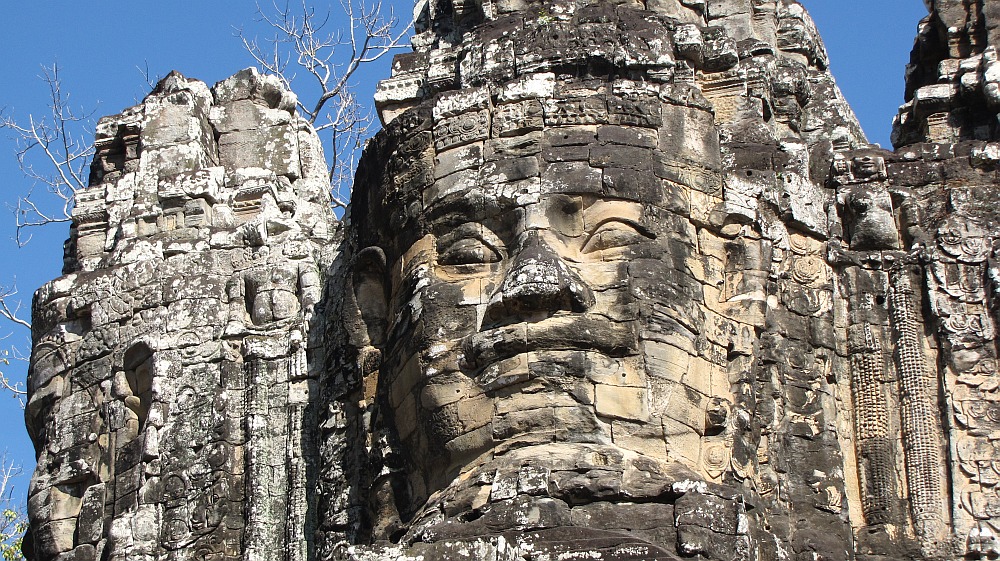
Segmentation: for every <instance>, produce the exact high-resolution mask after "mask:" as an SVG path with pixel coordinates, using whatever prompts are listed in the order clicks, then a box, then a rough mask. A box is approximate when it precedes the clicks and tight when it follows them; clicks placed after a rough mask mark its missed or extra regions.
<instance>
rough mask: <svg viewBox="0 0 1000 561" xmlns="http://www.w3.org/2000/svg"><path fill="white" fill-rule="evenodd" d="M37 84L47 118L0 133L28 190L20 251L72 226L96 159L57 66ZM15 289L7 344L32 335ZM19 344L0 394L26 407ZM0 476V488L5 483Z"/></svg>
mask: <svg viewBox="0 0 1000 561" xmlns="http://www.w3.org/2000/svg"><path fill="white" fill-rule="evenodd" d="M39 78H40V79H41V80H42V81H43V82H44V83H45V85H46V86H47V89H48V94H49V95H48V100H47V107H46V110H45V111H44V112H41V113H38V114H29V115H27V117H25V118H24V119H20V120H19V119H17V118H15V117H14V116H12V115H11V114H9V113H5V112H0V129H4V130H6V131H7V133H8V134H10V135H11V136H12V137H13V141H14V142H15V144H16V149H15V156H16V158H17V163H18V166H19V167H20V170H21V173H22V174H24V176H25V178H26V179H27V180H28V186H27V189H25V191H24V192H23V193H21V194H19V195H18V196H17V199H16V201H15V202H14V203H12V204H11V208H12V210H13V211H14V219H15V224H16V227H17V229H16V236H15V239H16V241H17V244H18V245H19V246H24V245H25V244H26V243H28V242H29V241H30V240H31V232H32V227H35V226H43V225H46V224H53V223H60V222H69V221H70V219H71V216H70V215H71V212H72V210H73V204H74V202H75V198H76V194H77V192H79V191H80V190H81V189H83V188H85V187H86V186H87V180H88V167H89V165H90V161H91V158H92V156H93V154H94V145H93V142H92V141H91V140H90V139H91V138H92V136H93V125H94V123H93V120H92V119H91V116H92V112H86V111H83V110H81V109H74V108H73V106H72V105H71V104H70V96H69V94H68V93H66V92H65V91H64V90H63V83H62V80H61V78H60V76H59V66H58V65H57V64H53V65H52V66H43V67H42V73H41V74H40V76H39ZM22 308H23V300H22V299H21V297H20V296H19V294H18V290H17V285H16V284H15V283H11V284H9V285H0V318H2V319H3V320H6V321H7V322H9V324H10V326H11V327H12V328H13V329H12V331H10V332H7V333H5V334H4V335H2V336H0V340H7V339H10V338H12V337H16V336H18V332H20V330H21V329H27V330H30V329H31V324H30V322H29V321H28V320H27V319H26V316H27V315H28V314H27V313H25V310H23V309H22ZM24 348H25V347H24V346H23V345H21V344H16V343H15V344H12V345H10V346H9V347H6V348H3V349H0V367H3V368H2V369H0V390H6V391H7V393H9V394H11V395H13V396H14V397H15V398H16V399H17V400H18V401H19V402H20V404H21V406H22V407H23V406H24V399H25V395H26V392H25V388H24V384H23V383H22V382H16V381H14V380H12V379H11V378H10V377H9V376H8V375H7V374H6V370H7V368H5V367H7V366H10V365H11V363H12V362H13V361H24V360H26V356H27V353H25V352H24V351H23V349H24ZM2 479H3V478H2V473H0V482H2Z"/></svg>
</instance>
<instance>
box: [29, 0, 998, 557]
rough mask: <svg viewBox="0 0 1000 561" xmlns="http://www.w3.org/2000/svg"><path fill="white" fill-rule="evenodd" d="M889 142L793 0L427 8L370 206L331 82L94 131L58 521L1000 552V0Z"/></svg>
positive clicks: (199, 95) (332, 552) (313, 538)
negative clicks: (345, 201)
mask: <svg viewBox="0 0 1000 561" xmlns="http://www.w3.org/2000/svg"><path fill="white" fill-rule="evenodd" d="M928 4H929V7H930V11H931V13H930V15H929V16H928V17H927V18H926V19H925V20H924V21H923V22H921V24H920V27H919V32H918V37H917V41H916V44H915V48H914V51H913V59H912V64H911V65H910V66H909V68H908V72H907V81H906V103H905V105H903V106H902V107H901V109H900V112H899V115H898V117H897V118H896V121H895V127H894V137H893V138H894V144H895V145H896V146H895V147H896V151H895V152H890V151H887V150H883V149H880V148H879V147H877V146H874V145H869V144H868V143H867V141H866V139H865V137H864V135H863V133H862V132H861V129H860V127H859V126H858V123H857V121H856V119H855V117H854V115H853V113H852V112H851V110H850V108H849V107H848V106H847V104H846V103H845V101H844V100H843V98H842V96H841V95H840V93H839V91H838V89H837V87H836V85H835V83H834V80H833V78H832V76H831V75H830V73H829V71H828V60H827V55H826V52H825V51H824V48H823V44H822V42H821V40H820V38H819V37H818V35H817V32H816V29H815V26H814V25H813V23H812V21H811V20H810V18H809V16H808V15H807V14H806V12H805V11H804V10H803V8H802V7H801V6H800V5H799V4H797V3H796V2H794V1H792V0H639V1H627V0H623V1H617V2H612V1H593V0H551V1H546V2H530V1H527V0H480V1H472V0H450V1H449V0H438V1H436V2H434V3H426V2H425V3H422V4H420V5H419V6H418V13H419V14H420V19H419V21H418V25H417V34H416V35H415V36H414V38H413V45H414V47H415V49H414V52H412V53H409V54H404V55H400V56H398V57H397V58H396V60H395V62H394V66H393V73H392V77H391V78H388V79H386V80H385V81H383V82H382V83H381V84H380V86H379V90H378V94H377V100H376V103H377V107H378V109H379V112H380V114H381V117H382V120H383V122H384V123H385V130H383V131H382V132H381V133H379V134H378V135H377V136H376V137H375V138H374V139H373V140H372V141H371V142H370V144H369V146H368V147H367V150H366V153H365V155H364V157H363V160H362V162H361V164H360V167H359V169H358V174H357V179H356V186H355V190H354V194H353V200H352V203H351V205H350V208H349V210H348V212H347V214H346V215H345V217H344V218H343V220H340V221H338V220H336V219H335V218H334V215H333V213H332V212H331V210H330V204H329V195H328V187H329V185H328V183H327V177H326V168H325V166H326V164H325V160H324V157H323V154H322V151H321V148H320V144H319V142H318V139H317V137H316V135H315V133H314V131H313V130H312V129H311V128H310V127H309V126H308V125H307V124H306V123H305V122H304V121H303V120H302V119H301V118H300V117H298V116H297V115H296V114H295V97H294V96H293V94H291V93H290V92H288V91H286V90H284V89H283V88H282V87H281V86H280V84H279V82H278V81H277V80H275V79H273V78H271V77H267V76H261V75H259V74H257V73H256V72H254V71H251V70H247V71H243V72H240V73H239V74H237V75H235V76H233V77H232V78H229V79H227V80H224V81H223V82H220V83H218V84H216V85H215V86H214V87H213V88H209V87H207V86H206V85H205V84H203V83H201V82H198V81H195V80H190V79H187V78H184V77H183V76H181V75H179V74H171V75H170V76H168V77H167V78H166V79H164V80H163V81H162V82H161V83H160V84H159V85H158V86H157V88H156V89H155V90H154V91H153V92H152V93H151V94H150V95H149V97H147V98H146V99H145V101H143V103H142V104H140V105H138V106H136V107H133V108H130V109H128V110H126V111H124V112H123V113H121V114H120V115H115V116H112V117H107V118H105V119H103V120H102V121H101V122H100V125H99V127H98V131H97V141H96V142H97V157H96V158H95V161H94V164H93V170H92V175H91V186H90V187H89V188H88V189H87V190H86V191H84V192H82V193H81V195H80V197H79V199H78V201H77V206H76V208H75V210H74V216H73V218H74V219H73V226H72V229H71V232H70V238H69V241H68V242H67V244H66V261H65V270H64V273H65V274H64V276H62V277H60V278H59V279H56V280H54V281H52V282H50V283H48V284H46V285H45V286H43V287H42V288H41V289H40V290H39V291H38V292H37V294H36V296H35V302H34V327H33V336H34V345H35V346H34V351H33V354H32V367H31V368H32V371H31V375H30V379H29V385H30V402H29V404H28V408H27V415H26V416H27V422H28V428H29V431H30V433H31V436H32V439H33V440H34V442H35V446H36V450H37V453H38V468H37V471H36V472H35V476H34V479H33V481H32V485H31V489H30V498H29V513H30V524H31V527H30V531H29V533H28V536H27V539H26V545H25V552H26V554H27V557H28V558H29V559H33V560H39V561H41V560H45V561H51V560H58V561H71V560H72V561H97V560H102V561H125V560H128V561H152V560H176V561H181V560H189V559H190V560H210V561H237V560H242V561H264V560H283V561H306V560H309V561H312V560H317V561H319V560H322V561H327V560H357V561H374V560H397V561H404V560H413V561H417V560H426V561H431V560H458V559H469V560H491V561H514V560H534V561H545V560H564V559H602V560H656V559H659V560H679V559H708V560H718V561H728V560H789V561H806V560H848V559H857V560H865V561H876V560H878V561H883V560H884V561H893V560H904V559H907V560H908V559H935V560H958V559H995V558H997V557H998V556H1000V542H998V534H1000V373H998V356H997V355H998V352H1000V350H998V345H997V343H998V336H997V333H996V329H997V322H998V321H1000V265H998V263H1000V208H998V204H997V202H998V201H1000V179H998V172H1000V122H998V120H997V115H998V111H1000V60H998V54H997V50H996V47H997V46H998V45H1000V30H998V29H1000V3H998V2H992V1H986V0H978V1H977V0H963V1H959V0H933V2H931V1H928Z"/></svg>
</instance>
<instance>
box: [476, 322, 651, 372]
mask: <svg viewBox="0 0 1000 561" xmlns="http://www.w3.org/2000/svg"><path fill="white" fill-rule="evenodd" d="M462 349H463V352H464V363H463V364H462V366H463V368H464V369H466V370H467V371H471V372H472V373H474V374H479V373H481V372H482V371H483V370H484V369H485V368H486V367H488V366H490V365H491V364H494V363H497V362H499V361H502V360H504V359H508V358H512V357H514V356H516V355H519V354H522V353H528V352H532V351H569V350H576V351H598V352H601V353H603V354H605V355H607V356H609V357H616V358H617V357H622V356H626V355H629V354H634V353H636V352H637V351H638V336H637V334H636V331H635V329H634V328H633V326H632V325H631V323H620V322H613V321H611V320H609V319H608V318H606V317H604V316H601V315H597V314H582V315H555V316H552V317H548V318H545V319H543V320H540V321H535V322H520V323H515V324H510V325H504V326H501V327H496V328H493V329H486V330H483V331H480V332H479V333H474V334H472V335H469V336H468V337H465V338H464V339H463V341H462Z"/></svg>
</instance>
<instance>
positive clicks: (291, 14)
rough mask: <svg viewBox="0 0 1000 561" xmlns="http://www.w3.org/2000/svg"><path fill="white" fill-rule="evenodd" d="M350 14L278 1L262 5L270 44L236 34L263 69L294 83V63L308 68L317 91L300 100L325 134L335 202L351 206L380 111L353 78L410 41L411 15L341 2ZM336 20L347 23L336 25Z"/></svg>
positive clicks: (367, 2)
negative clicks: (361, 156)
mask: <svg viewBox="0 0 1000 561" xmlns="http://www.w3.org/2000/svg"><path fill="white" fill-rule="evenodd" d="M339 1H340V8H341V10H342V12H343V15H344V18H342V19H341V18H332V17H331V12H330V11H329V10H327V11H326V12H325V13H317V11H316V9H315V8H314V7H312V6H310V5H309V4H308V3H307V2H306V0H285V1H284V3H279V0H272V4H271V7H270V9H269V10H266V11H265V10H264V9H263V8H261V5H260V4H259V3H258V4H257V14H258V16H259V20H260V21H261V22H262V23H264V24H266V25H267V26H268V27H270V28H271V30H272V31H273V32H274V35H273V37H272V38H271V39H268V40H267V41H266V42H264V43H263V44H262V43H261V42H260V41H259V40H258V39H257V38H256V37H248V36H247V35H246V34H244V32H243V30H242V29H240V30H237V35H238V36H239V37H240V39H241V40H242V41H243V46H244V48H246V50H247V52H248V53H250V56H251V57H253V59H254V61H255V62H256V63H257V65H258V66H259V67H260V69H261V71H263V72H267V73H271V74H275V75H277V76H279V77H280V78H281V80H282V81H283V82H284V83H285V85H286V86H289V87H291V83H292V82H293V81H294V80H295V75H294V74H291V73H290V72H289V65H290V63H291V61H293V60H294V62H295V64H294V67H297V68H299V69H301V70H303V71H304V72H305V74H304V75H305V76H307V78H306V80H307V82H308V83H309V84H310V85H311V89H312V91H314V92H315V93H316V95H315V96H314V97H311V98H310V97H303V98H300V99H299V111H300V112H301V113H302V115H303V116H304V117H305V118H306V119H307V120H308V121H309V122H310V123H311V124H312V125H313V126H314V127H315V128H316V130H317V132H319V133H320V134H321V136H322V137H324V139H325V142H326V144H327V147H328V148H327V156H328V158H329V161H330V168H329V169H330V177H329V179H330V185H331V192H332V195H333V204H334V205H335V206H340V207H344V206H346V205H347V201H348V199H349V198H350V190H351V182H352V181H353V176H354V166H355V164H356V163H357V155H358V154H357V153H358V152H359V151H360V149H361V147H362V146H363V143H364V140H365V139H366V138H368V136H370V133H371V132H372V127H373V125H374V115H373V113H372V111H371V110H370V109H367V108H365V106H364V105H362V104H361V103H359V102H358V99H357V96H356V95H354V92H353V91H352V90H353V86H354V85H355V84H354V82H353V78H354V76H355V73H356V72H357V70H358V68H360V67H361V66H362V65H365V64H368V63H371V62H375V61H377V60H379V59H380V58H382V57H384V56H385V55H387V54H389V53H390V52H392V51H394V50H396V49H399V48H403V47H407V46H409V42H408V41H407V39H406V36H407V33H409V30H410V29H411V28H412V26H413V22H412V20H411V21H410V22H409V23H408V24H406V25H400V20H399V19H398V18H397V17H396V16H395V14H394V12H393V10H392V8H391V6H388V7H387V6H386V5H384V4H383V2H382V0H339ZM331 21H346V22H347V24H346V25H345V26H343V27H335V28H331Z"/></svg>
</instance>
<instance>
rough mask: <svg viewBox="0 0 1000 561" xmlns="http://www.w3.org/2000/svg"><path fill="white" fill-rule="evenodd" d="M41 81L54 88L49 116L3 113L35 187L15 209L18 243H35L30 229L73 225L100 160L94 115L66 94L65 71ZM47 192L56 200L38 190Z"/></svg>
mask: <svg viewBox="0 0 1000 561" xmlns="http://www.w3.org/2000/svg"><path fill="white" fill-rule="evenodd" d="M40 77H41V79H42V80H43V81H44V82H45V83H46V84H47V85H48V88H49V106H48V114H47V115H44V116H41V117H38V116H36V115H29V116H28V117H27V121H26V122H25V121H20V122H19V121H18V120H16V119H15V118H14V117H12V116H10V115H2V114H0V128H3V129H7V130H8V131H10V132H11V133H13V136H14V140H15V141H16V142H17V152H16V154H15V155H16V156H17V163H18V166H19V167H20V169H21V173H23V174H24V176H25V177H26V178H28V179H30V180H31V181H32V183H33V185H32V187H31V188H30V189H29V190H28V192H27V193H26V194H25V195H22V196H20V197H18V199H17V203H16V204H15V205H14V209H13V210H14V212H15V217H16V225H17V243H18V245H24V244H26V243H27V242H28V241H30V239H31V237H30V234H29V233H27V232H26V229H27V228H30V227H32V226H42V225H45V224H52V223H54V222H68V221H69V220H70V213H71V212H72V210H73V204H74V200H75V196H76V193H77V192H78V191H79V190H81V189H83V188H85V187H86V186H87V178H88V174H87V170H88V166H89V165H90V160H91V158H92V157H93V155H94V144H93V142H91V141H90V138H89V136H88V134H92V131H93V126H92V123H91V117H92V112H82V111H78V110H74V109H73V108H72V107H71V106H70V104H69V95H68V94H65V93H64V92H63V89H62V81H61V79H60V77H59V67H58V65H57V64H53V65H52V66H51V67H45V66H43V67H42V75H41V76H40ZM39 186H41V187H43V188H44V189H45V192H47V193H48V194H49V195H52V197H44V198H42V199H41V200H40V199H39V198H38V196H37V192H36V190H35V189H36V188H37V187H39Z"/></svg>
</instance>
